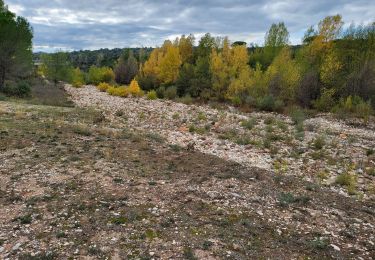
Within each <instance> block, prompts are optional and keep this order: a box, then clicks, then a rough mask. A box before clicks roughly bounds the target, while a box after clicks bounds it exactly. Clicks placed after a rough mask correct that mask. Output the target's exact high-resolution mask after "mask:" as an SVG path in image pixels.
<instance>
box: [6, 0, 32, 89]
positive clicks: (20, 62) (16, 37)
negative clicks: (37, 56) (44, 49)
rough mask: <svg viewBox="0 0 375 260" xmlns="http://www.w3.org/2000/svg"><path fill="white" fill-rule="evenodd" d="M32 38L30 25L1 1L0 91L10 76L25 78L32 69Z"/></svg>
mask: <svg viewBox="0 0 375 260" xmlns="http://www.w3.org/2000/svg"><path fill="white" fill-rule="evenodd" d="M32 38H33V32H32V28H31V26H30V24H29V23H28V22H27V20H26V19H25V18H23V17H20V16H16V15H15V14H13V13H12V12H10V11H9V10H8V9H7V8H6V7H5V5H4V2H3V0H1V1H0V90H2V88H3V86H4V82H5V79H6V78H7V76H8V75H13V76H16V77H23V76H25V75H27V74H28V73H29V72H30V71H31V68H32Z"/></svg>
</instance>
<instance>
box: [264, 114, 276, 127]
mask: <svg viewBox="0 0 375 260" xmlns="http://www.w3.org/2000/svg"><path fill="white" fill-rule="evenodd" d="M275 121H276V120H275V118H274V117H273V116H269V117H267V118H266V119H264V124H266V125H272V124H274V123H275Z"/></svg>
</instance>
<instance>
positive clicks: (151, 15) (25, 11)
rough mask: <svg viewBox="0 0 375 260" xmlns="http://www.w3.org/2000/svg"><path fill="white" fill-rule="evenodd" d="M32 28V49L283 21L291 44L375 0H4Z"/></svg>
mask: <svg viewBox="0 0 375 260" xmlns="http://www.w3.org/2000/svg"><path fill="white" fill-rule="evenodd" d="M5 3H6V4H7V5H8V7H9V9H10V10H11V11H13V12H16V13H17V14H18V15H22V16H24V17H26V18H27V19H28V20H29V21H30V23H31V24H32V26H33V28H34V51H53V50H55V49H61V50H80V49H99V48H116V47H120V48H123V47H141V46H152V47H154V46H157V45H160V44H162V42H163V41H164V40H165V39H167V38H169V39H174V38H175V37H176V36H179V35H181V34H190V33H192V34H194V35H195V36H196V38H197V39H199V38H200V36H202V35H203V34H204V33H206V32H210V33H212V34H213V35H215V36H216V35H220V36H229V38H230V40H232V41H235V40H242V41H246V42H247V43H252V42H253V43H257V44H262V43H263V41H264V35H265V32H266V31H267V29H268V28H269V26H270V25H271V24H272V23H273V22H279V21H284V22H285V24H286V25H287V27H288V30H289V32H290V36H291V37H290V40H291V42H292V43H293V44H297V43H300V41H301V37H302V36H303V34H304V32H305V30H306V29H307V27H309V26H310V25H316V24H317V23H318V22H319V20H321V19H322V18H324V17H325V16H327V15H334V14H337V13H339V14H341V15H342V16H343V19H344V21H345V22H346V23H351V22H355V23H358V24H359V23H369V22H372V21H374V20H375V1H374V0H260V1H253V0H191V1H189V0H174V1H168V0H165V1H164V0H5Z"/></svg>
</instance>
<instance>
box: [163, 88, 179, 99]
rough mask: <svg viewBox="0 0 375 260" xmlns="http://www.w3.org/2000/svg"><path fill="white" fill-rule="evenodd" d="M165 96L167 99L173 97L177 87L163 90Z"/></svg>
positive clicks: (175, 95)
mask: <svg viewBox="0 0 375 260" xmlns="http://www.w3.org/2000/svg"><path fill="white" fill-rule="evenodd" d="M164 97H165V98H167V99H171V100H172V99H175V98H176V97H177V88H176V87H175V86H171V87H168V88H167V89H166V90H165V95H164Z"/></svg>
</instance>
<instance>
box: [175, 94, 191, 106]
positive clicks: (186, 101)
mask: <svg viewBox="0 0 375 260" xmlns="http://www.w3.org/2000/svg"><path fill="white" fill-rule="evenodd" d="M178 101H179V102H181V103H184V104H185V105H191V104H193V98H192V97H191V96H190V95H189V94H188V95H185V96H183V97H181V98H179V99H178Z"/></svg>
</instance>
